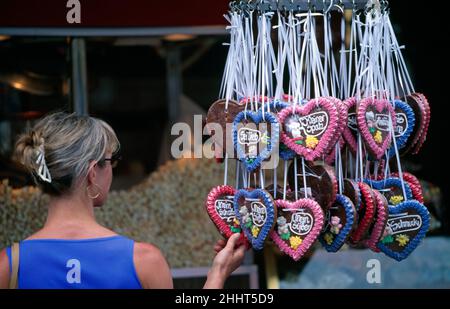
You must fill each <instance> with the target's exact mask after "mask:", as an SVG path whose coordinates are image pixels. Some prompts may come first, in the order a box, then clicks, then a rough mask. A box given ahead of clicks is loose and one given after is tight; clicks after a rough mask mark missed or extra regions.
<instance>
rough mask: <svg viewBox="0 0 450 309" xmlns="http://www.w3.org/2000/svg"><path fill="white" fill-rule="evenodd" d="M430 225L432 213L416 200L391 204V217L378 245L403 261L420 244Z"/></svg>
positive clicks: (386, 252) (385, 251) (390, 255)
mask: <svg viewBox="0 0 450 309" xmlns="http://www.w3.org/2000/svg"><path fill="white" fill-rule="evenodd" d="M429 227H430V213H429V212H428V210H427V208H426V207H425V206H424V205H423V204H421V203H419V202H418V201H416V200H409V201H406V202H403V203H400V204H398V205H397V206H389V218H388V221H387V225H386V229H385V232H384V234H383V238H382V239H381V241H380V242H378V244H377V247H378V249H380V250H381V251H382V252H383V253H384V254H386V255H387V256H389V257H391V258H393V259H395V260H397V261H401V260H403V259H406V258H407V257H408V256H409V255H410V254H411V252H413V251H414V249H416V248H417V246H418V245H419V244H420V242H421V241H422V239H423V238H424V237H425V234H426V233H427V231H428V228H429Z"/></svg>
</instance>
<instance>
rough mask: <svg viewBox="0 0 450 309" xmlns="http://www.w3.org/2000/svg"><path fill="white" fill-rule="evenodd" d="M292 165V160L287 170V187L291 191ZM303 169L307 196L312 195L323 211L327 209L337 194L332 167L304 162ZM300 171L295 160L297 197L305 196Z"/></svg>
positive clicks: (293, 186)
mask: <svg viewBox="0 0 450 309" xmlns="http://www.w3.org/2000/svg"><path fill="white" fill-rule="evenodd" d="M294 167H295V164H294V162H292V163H291V165H290V166H289V171H288V179H289V187H290V189H291V190H292V191H294V190H295V178H294V175H295V173H294ZM305 171H306V174H307V176H306V185H307V191H308V197H312V199H314V200H315V201H316V202H317V203H319V205H320V206H321V207H322V209H323V210H324V211H327V210H328V209H329V208H330V207H331V205H333V203H334V201H335V200H336V194H337V180H336V175H335V173H334V170H333V168H332V167H330V166H329V165H327V164H321V163H314V162H305ZM302 173H303V172H302V165H301V161H300V162H297V189H298V198H303V197H304V196H305V193H304V188H303V175H302Z"/></svg>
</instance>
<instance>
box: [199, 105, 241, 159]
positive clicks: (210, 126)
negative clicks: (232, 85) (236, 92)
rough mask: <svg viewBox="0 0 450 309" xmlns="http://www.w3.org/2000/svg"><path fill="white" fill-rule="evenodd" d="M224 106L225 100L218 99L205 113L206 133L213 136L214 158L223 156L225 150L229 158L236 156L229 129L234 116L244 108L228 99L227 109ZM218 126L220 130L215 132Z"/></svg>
mask: <svg viewBox="0 0 450 309" xmlns="http://www.w3.org/2000/svg"><path fill="white" fill-rule="evenodd" d="M225 107H226V100H218V101H216V102H214V103H213V104H212V105H211V107H210V108H209V110H208V113H207V115H206V126H205V129H206V132H207V133H208V135H212V136H213V142H214V155H215V157H216V159H222V158H224V157H225V150H226V152H227V153H228V157H229V158H236V151H235V149H234V145H233V135H232V134H231V133H232V132H231V130H232V127H233V120H234V118H236V116H237V114H239V113H240V112H242V111H243V110H244V108H245V106H244V105H241V104H238V103H237V102H236V101H233V100H229V101H228V109H225ZM218 128H221V130H222V132H217V131H218Z"/></svg>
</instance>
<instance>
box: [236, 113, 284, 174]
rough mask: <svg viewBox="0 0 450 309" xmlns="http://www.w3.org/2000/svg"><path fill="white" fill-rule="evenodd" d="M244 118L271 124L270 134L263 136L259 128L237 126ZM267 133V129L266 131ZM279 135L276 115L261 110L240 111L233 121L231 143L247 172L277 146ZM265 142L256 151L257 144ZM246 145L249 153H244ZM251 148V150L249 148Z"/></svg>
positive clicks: (258, 164) (267, 156)
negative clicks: (263, 145)
mask: <svg viewBox="0 0 450 309" xmlns="http://www.w3.org/2000/svg"><path fill="white" fill-rule="evenodd" d="M244 119H250V120H251V121H253V122H254V123H255V125H256V126H258V125H259V124H260V123H262V122H266V123H267V124H268V125H271V136H267V134H266V136H264V135H263V134H262V133H261V132H260V131H259V130H257V129H251V128H249V127H245V126H244V127H241V128H238V126H239V124H240V123H241V122H242V120H244ZM266 133H267V131H266ZM279 135H280V124H279V122H278V119H277V117H275V116H274V115H273V114H271V113H263V112H262V111H258V112H251V111H243V112H240V113H239V114H238V115H237V116H236V118H235V119H234V122H233V143H234V147H235V149H236V153H237V156H238V159H239V160H240V161H241V162H243V163H244V165H245V167H246V169H247V170H248V171H249V172H252V171H254V170H255V169H257V168H258V167H259V166H261V163H262V162H263V161H264V160H266V159H268V158H269V157H270V155H271V154H272V152H273V150H274V149H277V148H278V143H279ZM261 143H265V144H267V146H266V147H265V148H263V149H262V150H261V149H259V151H258V144H261ZM246 145H247V146H248V149H249V152H250V153H249V154H247V153H246V151H245V147H246ZM250 147H252V148H250ZM250 149H251V150H250Z"/></svg>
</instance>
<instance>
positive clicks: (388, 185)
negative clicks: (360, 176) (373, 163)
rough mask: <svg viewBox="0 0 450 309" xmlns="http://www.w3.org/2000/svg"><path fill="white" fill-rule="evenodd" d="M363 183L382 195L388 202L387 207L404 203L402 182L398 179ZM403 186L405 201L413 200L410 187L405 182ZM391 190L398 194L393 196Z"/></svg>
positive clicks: (391, 178) (367, 180)
mask: <svg viewBox="0 0 450 309" xmlns="http://www.w3.org/2000/svg"><path fill="white" fill-rule="evenodd" d="M364 182H365V183H366V184H368V185H369V186H370V187H372V188H373V189H376V190H378V191H380V193H382V194H383V195H384V196H385V197H386V199H387V200H388V203H389V205H397V204H399V203H400V202H402V201H404V199H403V198H404V197H403V189H402V181H401V180H400V178H397V177H390V178H386V179H383V180H372V179H364ZM404 184H405V193H406V200H411V199H413V194H412V191H411V187H410V186H409V184H408V183H407V182H404ZM393 189H394V190H395V189H396V190H397V192H398V193H397V194H395V192H394V191H393Z"/></svg>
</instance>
